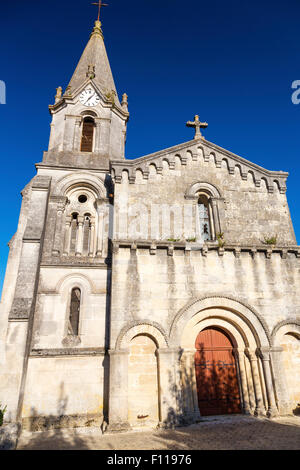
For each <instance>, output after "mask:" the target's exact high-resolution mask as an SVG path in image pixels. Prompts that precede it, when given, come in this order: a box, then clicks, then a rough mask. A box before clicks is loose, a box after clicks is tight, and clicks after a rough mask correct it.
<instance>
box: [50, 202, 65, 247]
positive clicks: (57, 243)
mask: <svg viewBox="0 0 300 470" xmlns="http://www.w3.org/2000/svg"><path fill="white" fill-rule="evenodd" d="M66 203H67V198H62V200H60V201H59V202H58V206H57V213H56V224H55V233H54V242H53V248H52V255H53V256H59V255H60V249H61V239H62V215H63V212H64V210H65V207H66Z"/></svg>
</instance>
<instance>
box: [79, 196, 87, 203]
mask: <svg viewBox="0 0 300 470" xmlns="http://www.w3.org/2000/svg"><path fill="white" fill-rule="evenodd" d="M78 201H79V202H80V203H81V204H84V203H85V202H86V201H87V197H86V196H85V195H84V194H82V195H81V196H79V198H78Z"/></svg>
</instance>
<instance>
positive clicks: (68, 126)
mask: <svg viewBox="0 0 300 470" xmlns="http://www.w3.org/2000/svg"><path fill="white" fill-rule="evenodd" d="M49 110H50V114H51V116H52V123H51V133H50V140H49V148H48V152H46V153H45V156H44V159H46V160H49V159H50V160H53V154H56V158H55V159H56V161H57V163H59V162H62V163H67V161H66V160H69V161H70V163H72V160H74V158H76V160H77V161H81V163H82V166H85V162H86V161H87V159H88V158H89V157H90V158H92V159H93V161H94V162H95V163H96V162H97V161H98V163H99V165H100V166H102V165H101V163H102V162H103V160H104V159H105V160H112V159H123V158H124V150H125V140H126V128H127V121H128V118H129V113H128V104H127V95H126V94H124V95H123V98H122V102H121V103H120V101H119V98H118V94H117V90H116V87H115V83H114V79H113V76H112V72H111V68H110V64H109V61H108V57H107V53H106V49H105V45H104V39H103V33H102V29H101V22H100V21H99V20H97V21H96V22H95V26H94V29H93V31H92V33H91V36H90V39H89V41H88V43H87V45H86V47H85V49H84V51H83V54H82V56H81V58H80V60H79V63H78V65H77V67H76V69H75V72H74V74H73V76H72V78H71V80H70V83H69V85H68V86H67V88H66V90H65V92H64V93H63V91H62V88H61V87H58V88H57V93H56V96H55V103H54V104H53V105H50V106H49Z"/></svg>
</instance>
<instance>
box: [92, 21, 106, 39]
mask: <svg viewBox="0 0 300 470" xmlns="http://www.w3.org/2000/svg"><path fill="white" fill-rule="evenodd" d="M92 36H101V37H102V39H103V32H102V28H101V21H98V20H97V21H95V26H94V29H93V31H92V34H91V37H92Z"/></svg>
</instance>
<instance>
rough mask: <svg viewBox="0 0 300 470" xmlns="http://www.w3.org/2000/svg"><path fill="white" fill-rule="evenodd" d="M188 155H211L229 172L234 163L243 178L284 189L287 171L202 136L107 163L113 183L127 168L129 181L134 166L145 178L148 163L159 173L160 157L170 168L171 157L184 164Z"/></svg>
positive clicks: (172, 161)
mask: <svg viewBox="0 0 300 470" xmlns="http://www.w3.org/2000/svg"><path fill="white" fill-rule="evenodd" d="M189 155H191V157H192V160H198V159H200V158H201V157H202V158H203V160H204V162H209V161H210V159H211V158H213V159H214V162H215V165H216V168H221V167H222V162H223V161H225V162H226V164H227V168H228V172H229V174H231V175H233V174H234V173H235V167H238V168H239V170H240V175H241V178H242V179H243V180H247V178H248V173H251V174H252V175H253V179H254V183H255V186H256V187H260V184H261V180H262V179H263V180H265V182H266V185H267V188H268V191H269V192H270V193H272V192H273V191H274V182H276V183H277V185H278V188H279V191H280V193H283V194H284V193H285V192H286V179H287V177H288V175H289V174H288V173H287V172H284V171H269V170H266V169H265V168H263V167H261V166H259V165H257V164H256V163H252V162H250V161H249V160H246V159H245V158H243V157H240V156H239V155H236V154H234V153H232V152H230V151H228V150H226V149H223V148H222V147H219V146H218V145H216V144H214V143H212V142H209V141H207V140H205V139H203V138H201V139H194V140H190V141H188V142H184V143H182V144H179V145H175V146H174V147H169V148H166V149H164V150H160V151H158V152H154V153H151V154H149V155H145V156H143V157H139V158H136V159H133V160H112V161H111V162H110V165H111V170H114V175H115V181H116V183H119V182H121V181H122V172H123V171H124V170H125V171H127V172H128V176H129V182H130V183H134V182H135V173H136V170H141V171H142V173H143V178H144V179H148V177H149V166H150V165H151V164H152V165H154V166H155V167H156V171H157V173H162V168H163V163H162V162H163V160H165V161H167V162H168V164H169V167H170V169H174V168H175V157H179V158H180V160H181V164H182V165H183V166H184V165H186V164H187V159H188V156H189Z"/></svg>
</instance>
